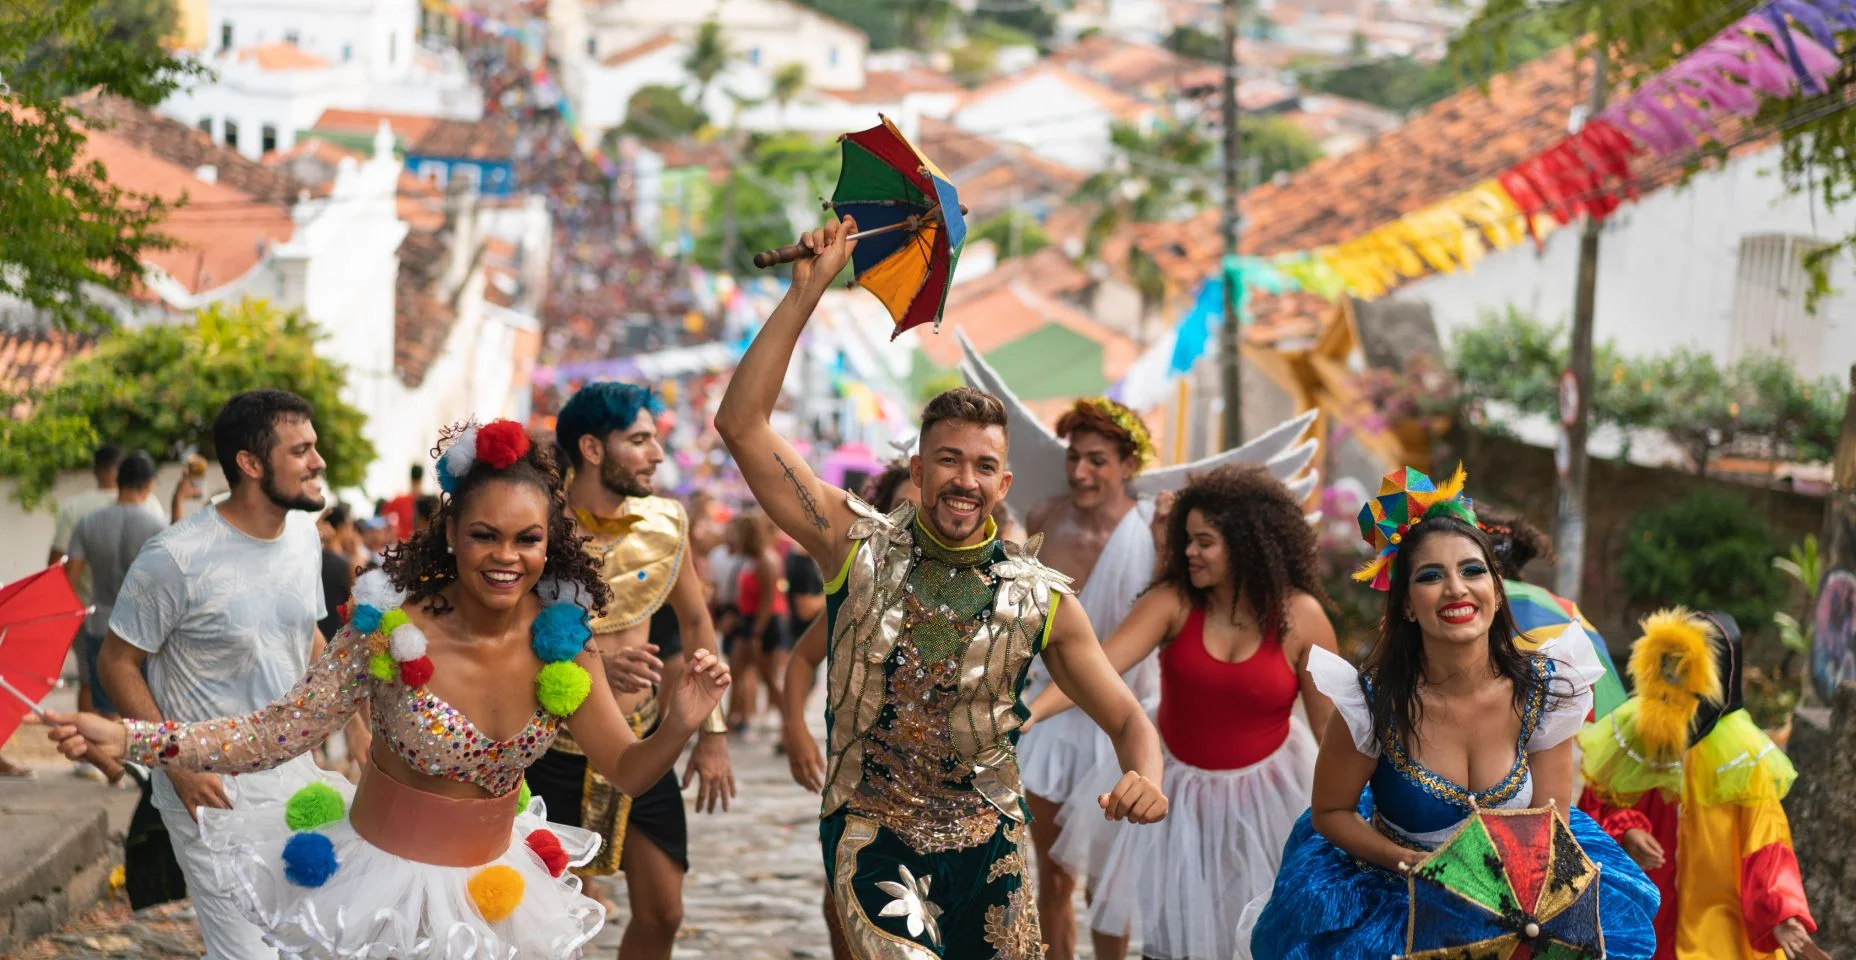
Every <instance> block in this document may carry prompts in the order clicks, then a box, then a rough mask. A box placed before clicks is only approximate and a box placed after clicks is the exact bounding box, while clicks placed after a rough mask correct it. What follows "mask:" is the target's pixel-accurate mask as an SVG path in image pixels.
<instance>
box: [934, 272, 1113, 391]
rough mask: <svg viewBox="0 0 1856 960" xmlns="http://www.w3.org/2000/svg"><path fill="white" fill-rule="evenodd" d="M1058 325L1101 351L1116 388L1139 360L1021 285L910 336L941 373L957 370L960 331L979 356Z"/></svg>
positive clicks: (974, 300)
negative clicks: (957, 333)
mask: <svg viewBox="0 0 1856 960" xmlns="http://www.w3.org/2000/svg"><path fill="white" fill-rule="evenodd" d="M1051 324H1057V325H1059V326H1062V327H1065V328H1068V329H1069V330H1071V331H1073V332H1075V333H1078V334H1081V335H1082V336H1083V337H1085V338H1087V339H1089V340H1093V341H1095V342H1097V343H1100V344H1101V345H1102V375H1103V376H1104V377H1105V378H1106V379H1107V380H1108V381H1109V382H1110V383H1113V382H1115V381H1117V380H1120V379H1121V378H1122V376H1123V375H1124V374H1126V373H1127V372H1128V368H1129V367H1130V366H1132V365H1133V364H1134V361H1135V359H1136V358H1137V357H1138V356H1139V355H1140V348H1139V347H1137V346H1136V345H1135V343H1134V341H1133V340H1131V339H1129V338H1127V337H1125V336H1122V335H1121V334H1119V333H1116V332H1115V331H1113V330H1111V329H1109V328H1108V327H1105V326H1103V325H1102V324H1100V323H1097V322H1096V321H1095V320H1093V319H1090V317H1089V316H1088V315H1087V314H1085V313H1083V312H1082V311H1081V310H1079V309H1077V308H1076V307H1073V306H1071V305H1070V304H1067V303H1064V302H1063V301H1061V300H1057V299H1055V298H1052V297H1048V296H1044V295H1042V294H1040V293H1037V292H1036V291H1034V290H1032V289H1030V288H1029V287H1028V286H1026V285H1025V284H1023V283H1007V284H1001V285H999V286H997V287H995V288H993V289H992V290H989V291H986V292H984V293H982V294H981V295H979V296H974V297H969V298H967V299H965V300H963V301H962V302H961V303H960V304H959V305H958V306H956V305H954V304H951V303H950V304H949V305H948V308H947V313H946V314H945V319H944V320H943V321H942V324H941V331H940V332H939V333H934V332H931V328H927V327H923V328H918V329H917V330H911V331H909V332H908V333H907V334H904V337H909V336H913V337H914V338H915V346H916V347H917V348H918V349H920V350H921V352H922V353H923V354H925V355H926V356H927V357H928V359H929V360H931V361H932V362H934V363H935V364H937V365H939V366H943V367H954V366H957V365H959V363H960V358H961V353H960V343H959V341H957V340H955V339H954V336H953V332H954V330H955V329H956V328H958V329H961V330H965V331H966V334H967V337H968V339H970V340H972V341H973V346H974V348H975V349H977V350H979V352H981V353H991V352H992V351H994V350H997V349H998V348H1000V347H1003V346H1005V345H1007V344H1009V343H1013V342H1015V341H1017V340H1019V339H1021V338H1023V337H1025V336H1028V335H1030V334H1032V333H1035V332H1037V331H1038V330H1041V329H1043V328H1044V327H1046V326H1049V325H1051Z"/></svg>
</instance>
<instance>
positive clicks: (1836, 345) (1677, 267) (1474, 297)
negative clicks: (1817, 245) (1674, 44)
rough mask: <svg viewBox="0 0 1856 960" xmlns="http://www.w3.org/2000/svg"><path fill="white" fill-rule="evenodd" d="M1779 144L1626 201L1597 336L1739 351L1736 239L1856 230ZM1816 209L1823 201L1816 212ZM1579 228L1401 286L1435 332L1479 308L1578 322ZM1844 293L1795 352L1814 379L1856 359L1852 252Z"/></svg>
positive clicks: (1605, 275)
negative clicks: (1796, 171) (1792, 175)
mask: <svg viewBox="0 0 1856 960" xmlns="http://www.w3.org/2000/svg"><path fill="white" fill-rule="evenodd" d="M1777 159H1778V158H1777V156H1776V154H1774V153H1772V152H1766V153H1762V154H1755V155H1752V156H1743V157H1739V158H1737V159H1735V160H1732V161H1731V162H1729V163H1728V164H1727V165H1726V166H1725V167H1724V168H1722V169H1719V170H1713V171H1709V172H1707V173H1703V174H1700V175H1698V176H1696V177H1695V179H1694V180H1693V181H1691V182H1690V184H1689V185H1688V186H1687V187H1685V188H1674V187H1672V188H1667V189H1664V190H1661V191H1658V192H1656V193H1654V194H1651V195H1649V196H1647V197H1644V198H1643V199H1642V200H1640V201H1639V202H1637V203H1634V204H1626V205H1625V206H1624V207H1622V208H1621V209H1619V211H1618V212H1617V213H1615V214H1613V216H1612V217H1611V219H1610V220H1609V221H1608V222H1607V223H1606V225H1605V230H1604V234H1603V237H1602V239H1601V240H1600V241H1599V269H1598V299H1597V313H1596V316H1595V318H1594V333H1595V336H1596V337H1597V339H1598V341H1599V342H1604V341H1607V340H1609V341H1612V342H1614V343H1616V344H1617V346H1618V347H1619V348H1620V349H1621V350H1623V351H1624V352H1625V353H1626V354H1629V355H1636V356H1641V355H1651V354H1658V353H1665V352H1668V351H1670V350H1672V349H1674V348H1676V347H1690V348H1694V349H1697V350H1705V351H1707V352H1709V353H1710V354H1713V355H1714V356H1715V357H1716V358H1717V359H1722V360H1729V361H1731V360H1732V359H1734V356H1733V353H1734V351H1733V349H1732V342H1733V311H1734V300H1735V289H1736V284H1737V283H1738V277H1739V255H1740V242H1741V240H1742V239H1743V238H1745V237H1749V236H1757V235H1762V234H1772V233H1785V234H1800V235H1805V236H1815V237H1817V238H1819V239H1821V240H1834V239H1837V238H1841V237H1843V236H1846V235H1848V234H1849V233H1851V232H1852V231H1856V208H1852V207H1843V208H1839V209H1838V210H1837V211H1836V212H1835V213H1834V214H1832V213H1827V212H1825V211H1824V210H1823V209H1822V208H1821V206H1817V205H1815V204H1814V203H1813V201H1812V198H1811V197H1809V196H1807V195H1796V194H1790V193H1787V192H1786V191H1785V190H1784V187H1783V184H1782V183H1781V182H1780V180H1779V177H1778V176H1777V174H1776V172H1775V171H1774V166H1775V165H1776V163H1777ZM1814 207H1815V208H1816V209H1814ZM1578 233H1579V231H1578V230H1576V229H1562V230H1557V231H1555V232H1554V233H1553V234H1552V235H1550V236H1549V238H1548V240H1547V244H1546V251H1545V253H1544V254H1537V253H1536V252H1535V250H1534V247H1533V245H1532V244H1524V245H1522V246H1519V247H1515V248H1513V249H1511V250H1507V251H1503V252H1501V253H1495V254H1491V255H1490V256H1489V257H1487V258H1485V259H1483V260H1482V261H1480V262H1479V263H1477V264H1476V266H1475V267H1474V268H1473V269H1471V270H1470V271H1468V272H1467V273H1462V274H1441V275H1437V276H1433V277H1428V278H1425V279H1423V280H1420V281H1418V282H1416V283H1413V284H1411V285H1410V286H1407V287H1405V288H1403V289H1402V290H1400V291H1399V292H1398V293H1396V294H1395V296H1396V297H1398V298H1400V299H1406V300H1422V301H1427V302H1429V303H1430V304H1431V309H1432V312H1433V316H1434V317H1435V318H1436V321H1437V326H1438V332H1439V333H1440V334H1441V335H1443V336H1444V337H1445V338H1446V340H1447V339H1448V337H1449V336H1450V334H1451V332H1452V331H1455V330H1458V329H1461V328H1463V327H1466V326H1471V325H1474V324H1475V323H1476V322H1478V320H1479V319H1480V317H1481V315H1482V313H1483V311H1487V310H1500V309H1502V308H1504V307H1506V306H1508V305H1510V304H1512V305H1514V306H1515V307H1518V308H1520V309H1521V310H1523V311H1526V312H1528V313H1531V314H1532V315H1533V316H1534V317H1535V318H1537V319H1539V320H1541V321H1542V322H1547V323H1570V321H1571V318H1572V300H1573V280H1574V274H1575V270H1576V267H1577V263H1578V256H1579V236H1578ZM1831 285H1832V287H1833V289H1834V290H1836V291H1838V295H1836V296H1834V297H1832V298H1829V299H1827V300H1826V301H1824V302H1823V303H1821V304H1820V305H1819V308H1818V312H1817V314H1816V316H1815V317H1814V318H1813V320H1814V321H1815V323H1816V324H1818V325H1819V326H1817V327H1816V329H1815V331H1814V333H1815V335H1816V336H1817V337H1818V338H1819V342H1818V345H1817V347H1816V349H1814V350H1810V351H1808V354H1807V355H1806V356H1803V357H1799V358H1796V359H1799V360H1802V361H1803V362H1802V363H1800V365H1799V372H1800V373H1802V374H1804V375H1805V376H1808V377H1821V376H1830V377H1836V378H1837V379H1838V380H1842V379H1843V378H1844V377H1845V376H1846V375H1847V374H1848V370H1849V364H1850V362H1851V360H1852V359H1856V265H1853V264H1852V262H1851V260H1850V257H1849V256H1848V255H1847V254H1846V255H1845V256H1843V257H1842V258H1840V259H1839V260H1838V261H1837V262H1836V264H1835V265H1834V267H1833V270H1832V274H1831Z"/></svg>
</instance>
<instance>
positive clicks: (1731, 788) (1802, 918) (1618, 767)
mask: <svg viewBox="0 0 1856 960" xmlns="http://www.w3.org/2000/svg"><path fill="white" fill-rule="evenodd" d="M1742 655H1743V648H1742V645H1741V639H1740V627H1739V625H1738V624H1736V623H1735V622H1734V619H1733V617H1731V616H1729V615H1727V614H1725V613H1709V614H1694V613H1690V612H1689V611H1687V610H1684V609H1682V608H1680V607H1677V608H1674V609H1671V610H1665V611H1661V612H1658V613H1655V614H1652V615H1651V616H1649V617H1646V618H1645V619H1644V620H1643V636H1642V637H1640V638H1639V639H1638V640H1637V641H1636V642H1635V643H1634V644H1632V645H1631V657H1630V674H1631V680H1632V682H1633V685H1634V686H1635V689H1636V695H1635V696H1633V697H1631V698H1630V699H1629V700H1626V701H1625V702H1624V704H1623V706H1620V707H1618V708H1617V710H1615V711H1613V712H1612V713H1611V714H1609V715H1607V716H1606V717H1604V718H1603V719H1601V720H1599V721H1598V722H1597V723H1594V724H1592V725H1590V726H1588V727H1586V728H1585V730H1584V731H1582V732H1581V733H1580V734H1579V748H1580V750H1581V751H1583V754H1584V758H1583V761H1582V764H1581V770H1580V772H1581V774H1582V775H1583V777H1584V780H1585V792H1584V794H1583V795H1581V796H1580V798H1579V806H1580V808H1581V809H1583V810H1585V812H1586V813H1587V814H1589V815H1591V817H1592V819H1594V820H1596V821H1598V823H1599V824H1600V825H1601V826H1602V827H1604V829H1605V832H1606V833H1609V834H1610V835H1611V836H1613V837H1615V838H1617V841H1618V845H1619V846H1622V847H1623V848H1624V850H1625V852H1626V853H1629V854H1630V855H1631V858H1632V859H1634V860H1636V861H1637V863H1638V865H1639V866H1641V867H1643V869H1644V872H1645V873H1648V874H1649V876H1650V879H1651V880H1653V881H1654V882H1655V883H1656V886H1657V889H1658V890H1659V891H1661V893H1662V895H1663V899H1662V907H1661V908H1660V909H1659V910H1658V911H1657V914H1656V955H1655V960H1755V958H1757V960H1767V958H1778V957H1785V958H1788V960H1799V958H1802V960H1828V957H1827V956H1826V954H1825V953H1824V951H1823V950H1821V949H1819V948H1818V946H1817V945H1816V944H1815V943H1813V942H1812V940H1811V934H1813V933H1815V932H1817V924H1816V922H1815V921H1814V920H1812V919H1811V908H1810V905H1809V904H1807V903H1806V902H1805V895H1804V883H1803V881H1802V880H1801V878H1800V877H1799V873H1798V858H1797V856H1796V855H1795V854H1794V853H1793V851H1792V833H1791V825H1790V823H1789V822H1788V821H1787V820H1786V817H1785V809H1784V807H1782V806H1780V801H1781V800H1783V799H1784V797H1785V794H1786V792H1787V791H1788V790H1790V789H1791V785H1792V781H1793V780H1795V779H1797V776H1798V774H1797V771H1796V770H1795V769H1793V767H1792V764H1791V761H1790V760H1788V759H1786V757H1785V754H1784V753H1783V752H1782V751H1780V750H1779V748H1778V746H1777V745H1776V744H1774V743H1773V742H1772V740H1771V739H1770V738H1768V737H1767V736H1766V734H1765V732H1764V731H1762V730H1761V729H1760V728H1759V725H1758V724H1756V723H1754V722H1753V718H1752V717H1751V716H1750V715H1748V714H1747V712H1746V708H1745V704H1744V702H1743V699H1742V693H1741V659H1742Z"/></svg>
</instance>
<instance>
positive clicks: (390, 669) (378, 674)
mask: <svg viewBox="0 0 1856 960" xmlns="http://www.w3.org/2000/svg"><path fill="white" fill-rule="evenodd" d="M398 666H399V664H396V663H394V662H393V658H392V657H390V656H388V655H387V654H384V653H376V654H374V655H373V656H371V657H368V658H367V672H368V673H371V674H373V675H374V679H376V680H379V681H381V682H383V683H386V682H391V681H392V680H393V678H394V676H395V675H396V669H395V668H397V667H398Z"/></svg>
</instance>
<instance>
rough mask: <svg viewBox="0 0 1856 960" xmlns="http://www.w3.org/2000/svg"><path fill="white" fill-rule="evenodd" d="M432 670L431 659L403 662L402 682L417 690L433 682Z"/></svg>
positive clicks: (401, 670)
mask: <svg viewBox="0 0 1856 960" xmlns="http://www.w3.org/2000/svg"><path fill="white" fill-rule="evenodd" d="M432 670H433V667H432V658H431V657H420V658H418V659H416V660H403V661H401V662H400V682H401V683H403V684H405V685H407V686H409V687H411V688H413V689H414V690H417V689H419V688H420V687H423V686H425V685H426V684H428V683H431V682H432Z"/></svg>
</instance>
